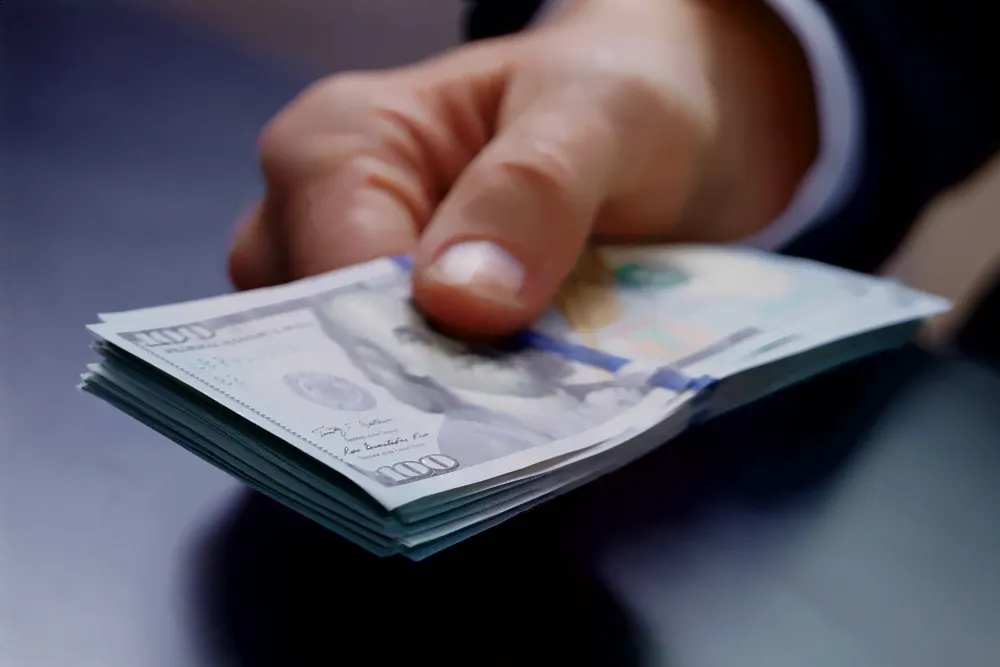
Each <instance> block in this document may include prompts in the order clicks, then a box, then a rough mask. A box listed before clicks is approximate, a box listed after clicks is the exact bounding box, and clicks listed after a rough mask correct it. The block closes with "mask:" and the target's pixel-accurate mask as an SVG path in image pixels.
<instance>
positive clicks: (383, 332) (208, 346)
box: [90, 260, 669, 509]
mask: <svg viewBox="0 0 1000 667" xmlns="http://www.w3.org/2000/svg"><path fill="white" fill-rule="evenodd" d="M211 309H212V311H213V312H212V313H211V314H210V313H209V312H207V311H206V310H205V304H194V305H193V306H192V307H191V308H190V309H187V308H185V307H184V306H183V305H181V306H171V307H169V308H168V309H165V310H164V311H163V312H162V313H158V312H157V311H156V310H155V309H152V310H150V309H146V310H144V311H142V312H140V313H137V314H135V315H127V314H125V315H122V314H119V315H118V316H116V317H112V318H110V319H109V321H107V322H104V323H102V324H96V325H92V326H91V327H90V328H91V330H92V331H93V332H95V333H96V334H98V335H99V336H100V337H101V338H102V339H103V340H104V341H106V342H107V344H110V345H112V346H114V347H116V348H118V349H120V350H122V351H123V352H125V353H127V354H129V355H132V356H134V357H135V358H137V359H139V360H142V361H143V362H145V363H146V364H148V366H149V367H150V368H152V369H156V371H158V372H160V373H165V374H167V375H169V376H171V377H173V378H174V379H176V380H179V381H181V382H183V383H185V384H187V385H189V386H190V387H192V388H194V389H196V390H197V391H199V392H201V393H202V394H204V395H206V396H208V397H209V398H211V399H212V400H214V401H215V402H217V403H218V404H220V405H223V406H225V407H226V408H228V409H229V410H231V411H232V412H233V413H234V414H236V415H239V416H240V417H242V418H244V419H247V420H249V421H251V422H253V423H254V424H256V425H258V426H259V427H261V428H263V429H265V430H266V431H268V432H270V433H272V434H273V435H276V436H278V437H280V438H283V439H285V440H287V441H288V442H289V443H290V444H292V445H293V446H295V447H297V448H299V449H300V450H302V451H303V452H305V453H307V454H309V455H310V456H312V457H314V458H316V459H318V460H320V461H322V462H323V463H324V464H326V465H328V466H330V467H331V468H333V469H334V470H336V471H337V472H339V473H341V474H343V475H344V476H345V477H347V478H348V479H350V480H351V481H353V482H354V483H355V484H357V485H358V486H359V487H361V488H362V489H364V490H365V491H366V492H367V493H369V494H370V495H371V496H372V497H373V498H374V499H375V500H377V501H378V502H379V503H381V504H382V505H383V506H384V507H386V508H387V509H394V508H397V507H400V506H402V505H406V504H407V503H411V502H413V501H415V500H418V499H421V498H424V497H427V496H432V495H436V494H440V493H444V492H448V491H452V490H454V489H456V488H462V487H468V486H471V485H474V484H476V483H480V482H483V481H484V480H491V479H495V478H499V477H502V476H503V475H504V474H507V473H510V472H513V471H518V470H524V469H528V468H530V467H532V466H535V465H537V464H539V463H541V462H543V461H547V460H550V459H553V458H556V457H560V456H565V455H567V454H570V453H572V452H574V451H577V450H580V449H584V448H587V447H591V446H594V445H596V444H598V443H600V442H602V441H604V440H606V439H608V438H610V437H614V436H615V435H617V434H619V433H621V432H623V431H624V430H625V429H626V428H627V427H628V425H629V424H630V423H632V422H634V421H635V420H636V419H637V416H636V415H637V414H645V413H646V412H648V411H649V410H655V409H658V408H659V407H660V406H663V405H665V404H666V401H665V399H664V394H665V393H669V392H668V390H667V389H664V388H661V387H656V386H651V385H650V384H648V383H646V382H644V381H643V380H644V378H641V377H640V378H632V377H630V375H629V374H628V372H627V369H625V370H624V371H623V372H611V371H608V370H606V369H602V368H595V367H593V366H589V365H587V364H584V363H580V362H577V361H574V360H572V359H568V358H566V357H564V356H560V355H559V354H557V353H554V352H551V351H546V350H539V349H534V348H530V347H524V346H522V347H520V348H517V349H515V348H509V349H497V348H490V349H486V348H474V347H473V346H471V345H469V344H465V343H461V342H459V341H455V340H452V339H449V338H447V337H445V336H442V335H441V334H439V333H437V332H436V331H434V330H433V329H432V328H430V327H429V326H428V325H427V324H426V323H425V322H424V321H423V320H422V319H421V318H420V317H419V316H418V315H417V314H416V313H415V311H414V310H413V308H412V307H411V306H410V304H409V277H408V273H407V272H406V271H405V269H403V268H401V267H400V266H399V265H398V264H396V263H394V262H392V261H390V260H381V261H376V262H372V263H370V264H366V265H364V266H361V267H355V268H353V269H351V270H347V271H341V272H337V273H334V274H330V275H328V276H326V277H325V278H324V279H323V280H313V281H307V282H303V283H299V284H294V285H290V286H287V288H286V289H282V290H271V291H269V292H266V293H260V294H253V293H251V294H249V295H242V294H237V295H233V296H231V297H230V298H229V299H228V300H226V301H214V302H212V304H211Z"/></svg>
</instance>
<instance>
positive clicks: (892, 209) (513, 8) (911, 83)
mask: <svg viewBox="0 0 1000 667" xmlns="http://www.w3.org/2000/svg"><path fill="white" fill-rule="evenodd" d="M802 1H803V2H818V3H819V4H821V5H822V6H823V7H824V8H825V9H826V11H827V13H828V14H829V16H830V18H831V19H832V21H833V23H834V25H835V26H836V27H837V29H838V31H839V33H840V36H841V38H842V39H843V41H844V42H845V44H846V46H847V50H848V52H849V54H850V57H851V59H852V60H853V64H854V67H855V69H856V70H857V72H858V75H859V77H860V85H861V90H860V96H861V99H862V104H863V122H864V146H863V149H864V159H863V165H862V174H861V177H860V179H859V183H858V185H857V187H856V189H855V191H854V192H853V194H852V196H850V197H849V198H848V199H847V201H846V202H845V203H844V205H843V206H842V207H841V208H840V210H837V211H834V212H833V213H832V214H831V215H830V216H829V218H828V219H826V220H821V221H818V223H817V224H815V225H813V226H812V227H811V231H809V232H808V233H806V234H804V235H803V236H801V237H799V238H798V239H797V240H795V241H793V242H792V243H791V244H790V245H789V246H787V247H786V248H785V252H787V253H789V254H793V255H798V256H803V257H809V258H812V259H818V260H820V261H824V262H828V263H831V264H838V265H841V266H845V267H848V268H853V269H857V270H861V271H874V270H876V269H877V268H878V267H879V265H880V264H882V263H883V262H884V261H885V260H886V259H887V258H888V257H889V256H890V255H891V254H892V252H893V251H894V250H895V248H896V247H897V246H898V245H899V243H900V242H901V241H902V239H903V237H904V236H905V235H906V234H907V232H908V231H909V229H910V228H911V227H912V225H913V222H914V220H915V219H916V218H917V216H918V215H919V213H920V211H921V209H922V208H923V207H924V206H925V205H926V204H927V203H928V202H929V201H930V200H931V199H932V198H933V197H934V196H936V195H937V194H939V193H940V192H941V191H942V190H945V189H947V188H949V187H951V186H953V185H955V184H957V183H959V182H960V181H962V180H963V179H965V178H966V177H967V176H969V175H970V174H971V173H972V172H974V171H975V170H976V169H978V168H979V167H980V166H981V165H982V164H983V163H984V162H985V161H986V160H987V159H988V158H989V157H990V156H991V155H992V154H993V153H994V152H995V151H996V150H997V149H998V148H1000V85H998V84H997V82H1000V48H998V46H997V45H998V43H1000V18H998V17H1000V10H998V8H997V7H998V5H997V3H996V2H995V1H993V0H946V1H942V0H802ZM470 5H471V11H470V12H469V14H468V22H467V26H466V27H467V34H468V37H469V38H470V39H477V38H482V37H491V36H495V35H500V34H505V33H509V32H514V31H517V30H520V29H521V28H523V27H524V26H525V25H526V24H527V23H528V22H529V21H530V20H531V17H532V16H533V15H534V13H535V12H537V10H538V7H539V6H540V5H541V2H540V0H472V1H471V2H470Z"/></svg>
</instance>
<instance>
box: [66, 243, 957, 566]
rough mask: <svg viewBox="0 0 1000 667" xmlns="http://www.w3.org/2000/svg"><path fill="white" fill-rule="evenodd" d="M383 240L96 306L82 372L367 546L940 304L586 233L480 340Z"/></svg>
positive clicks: (416, 530) (810, 368) (501, 500)
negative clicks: (283, 274)
mask: <svg viewBox="0 0 1000 667" xmlns="http://www.w3.org/2000/svg"><path fill="white" fill-rule="evenodd" d="M409 284H410V283H409V273H408V262H407V260H406V258H389V259H384V260H378V261H375V262H370V263H368V264H365V265H362V266H357V267H353V268H350V269H344V270H340V271H336V272H333V273H330V274H326V275H323V276H317V277H313V278H309V279H305V280H301V281H298V282H296V283H292V284H289V285H283V286H278V287H271V288H266V289H262V290H256V291H252V292H245V293H240V294H232V295H224V296H218V297H211V298H208V299H202V300H198V301H193V302H188V303H183V304H174V305H168V306H161V307H153V308H144V309H141V310H136V311H130V312H125V313H107V314H102V315H100V319H101V320H102V322H101V323H100V324H95V325H92V326H91V327H90V328H91V330H92V331H93V332H94V333H95V334H96V335H97V336H98V338H99V339H100V340H99V342H98V343H97V344H96V346H95V349H96V350H97V351H98V353H99V354H100V357H101V361H100V363H99V364H94V365H92V366H91V367H90V370H89V372H88V373H87V374H86V375H85V376H84V382H83V385H82V387H83V388H84V389H85V390H86V391H88V392H90V393H92V394H95V395H96V396H98V397H100V398H102V399H103V400H105V401H107V402H108V403H111V404H112V405H114V406H116V407H117V408H119V409H120V410H122V411H123V412H126V413H127V414H130V415H132V416H133V417H135V418H137V419H140V420H141V421H143V422H144V423H146V424H147V425H149V426H150V427H152V428H154V429H156V430H157V431H159V432H160V433H163V434H164V435H166V436H167V437H169V438H170V439H172V440H173V441H174V442H176V443H177V444H178V445H180V446H182V447H184V448H186V449H188V450H189V451H190V452H192V453H193V454H195V455H197V456H199V457H201V458H202V459H204V460H206V461H208V462H210V463H211V464H212V465H215V466H217V467H219V468H220V469H222V470H225V471H226V472H227V473H229V474H230V475H232V476H234V477H236V478H237V479H240V480H243V481H244V482H246V483H247V484H249V485H251V486H252V487H253V488H256V489H258V490H259V491H261V492H263V493H266V494H267V495H269V496H271V497H272V498H275V499H276V500H278V501H279V502H282V503H284V504H286V505H288V506H289V507H291V508H293V509H295V510H296V511H298V512H300V513H302V514H303V515H305V516H307V517H310V518H312V519H313V520H315V521H317V522H318V523H320V524H321V525H324V526H326V527H328V528H330V529H331V530H334V531H336V532H338V533H339V534H341V535H342V536H344V537H345V538H347V539H350V540H352V541H354V542H355V543H356V544H358V545H360V546H362V547H363V548H365V549H368V550H369V551H371V552H373V553H376V554H379V555H391V554H395V553H403V554H406V555H407V556H409V557H411V558H421V557H424V556H426V555H429V554H431V553H434V552H436V551H438V550H440V549H442V548H446V547H448V546H450V545H451V544H454V543H456V542H458V541H461V540H462V539H465V538H466V537H468V536H470V535H472V534H475V533H476V532H479V531H482V530H485V529H486V528H488V527H489V526H492V525H495V524H496V523H498V522H500V521H504V520H506V519H508V518H510V517H512V516H514V515H516V514H518V513H519V512H522V511H524V510H526V509H528V508H530V507H532V506H534V505H537V504H538V503H541V502H544V501H546V500H547V499H549V498H551V497H553V496H554V495H557V494H559V493H564V492H566V491H568V490H570V489H572V488H575V487H577V486H579V485H580V484H584V483H586V482H587V481H589V480H592V479H594V478H595V477H597V476H600V475H602V474H605V473H607V472H608V471H610V470H613V469H615V468H617V467H620V466H622V465H625V464H627V463H629V462H631V461H634V460H635V459H636V458H639V457H641V456H642V455H643V454H644V453H646V452H648V451H649V450H650V449H652V448H654V447H656V446H658V445H660V444H662V443H663V442H665V441H667V440H669V439H670V438H672V437H673V436H674V435H676V434H677V433H679V432H681V431H683V430H684V429H685V428H686V427H688V426H689V425H690V424H692V423H695V422H697V421H700V420H703V419H706V418H711V417H712V416H714V415H718V414H720V413H722V412H725V411H727V410H729V409H732V408H733V407H736V406H738V405H742V404H744V403H747V402H749V401H753V400H756V399H757V398H759V397H761V396H764V395H766V394H768V393H770V392H773V391H776V390H778V389H780V388H782V387H784V386H787V385H789V384H791V383H794V382H797V381H799V380H801V379H804V378H806V377H809V376H810V375H814V374H816V373H819V372H822V371H824V370H826V369H828V368H831V367H833V366H836V365H838V364H841V363H844V362H847V361H850V360H852V359H854V358H857V357H859V356H862V355H865V354H870V353H872V352H874V351H876V350H879V349H884V348H887V347H892V346H895V345H898V344H900V343H902V342H904V341H905V340H907V339H908V338H909V337H910V336H911V335H912V333H913V331H914V330H915V328H916V327H917V326H919V324H920V322H922V321H923V319H924V318H926V317H928V316H930V315H933V314H935V313H937V312H941V311H942V310H945V309H946V308H947V307H948V303H947V302H946V301H945V300H943V299H940V298H938V297H935V296H932V295H927V294H924V293H921V292H917V291H914V290H910V289H909V288H906V287H905V286H903V285H899V284H897V283H895V282H892V281H888V280H885V279H880V278H875V277H871V276H864V275H859V274H856V273H853V272H849V271H844V270H841V269H836V268H833V267H828V266H824V265H821V264H817V263H814V262H808V261H805V260H797V259H792V258H788V257H779V256H774V255H769V254H766V253H760V252H756V251H751V250H744V249H738V248H721V247H701V246H674V247H640V248H621V247H614V248H594V249H591V250H589V251H588V252H587V254H585V256H584V258H583V260H582V261H581V263H580V266H579V267H578V268H577V270H576V271H575V272H574V274H573V275H572V276H571V277H570V279H569V280H568V281H567V282H566V284H565V286H564V288H563V289H562V291H561V292H560V293H559V295H558V296H557V298H556V299H555V300H554V303H553V307H552V309H551V311H550V312H549V313H547V314H546V315H545V316H544V317H543V318H542V319H541V321H539V322H538V323H537V325H536V326H535V327H533V328H532V329H531V330H529V331H525V332H523V333H522V334H520V335H518V336H515V337H513V338H512V339H511V340H510V341H506V342H504V343H503V344H497V345H492V346H481V345H473V344H469V343H465V342H461V341H457V340H454V339H451V338H448V337H446V336H443V335H441V334H440V333H438V332H436V331H435V330H433V329H432V328H431V327H429V326H428V325H427V324H426V322H424V320H423V319H422V318H421V317H420V316H419V315H418V314H417V312H416V311H415V309H414V308H413V307H412V306H411V304H410V291H409Z"/></svg>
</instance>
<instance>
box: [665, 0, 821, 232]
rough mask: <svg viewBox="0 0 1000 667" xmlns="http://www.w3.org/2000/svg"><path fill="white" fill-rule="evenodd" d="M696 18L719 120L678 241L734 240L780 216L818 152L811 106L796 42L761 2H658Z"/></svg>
mask: <svg viewBox="0 0 1000 667" xmlns="http://www.w3.org/2000/svg"><path fill="white" fill-rule="evenodd" d="M659 1H661V2H674V3H675V4H677V5H679V6H684V10H685V11H689V12H693V13H694V14H695V19H694V21H693V24H694V25H696V26H697V28H696V29H697V30H698V32H699V36H698V39H699V41H700V43H701V44H702V49H701V53H702V54H703V56H702V57H703V63H702V67H703V72H704V76H705V77H706V79H707V80H708V81H709V87H710V90H711V91H712V105H713V108H714V112H715V113H714V115H715V117H716V118H717V121H718V122H717V124H716V126H715V132H714V135H713V137H712V140H711V146H710V147H709V149H708V155H707V158H706V161H705V168H704V172H703V176H702V179H701V182H700V184H699V187H698V188H697V190H696V192H695V193H694V195H693V196H692V198H691V200H690V202H689V205H688V207H687V208H686V210H685V211H684V214H683V215H682V219H681V220H680V221H679V223H678V224H679V227H680V229H678V233H679V234H680V235H682V236H683V237H684V238H690V239H693V240H704V241H733V240H736V239H739V238H744V237H746V236H749V235H751V234H753V233H755V232H757V231H759V230H761V229H763V228H764V227H765V226H767V225H768V224H769V223H770V222H772V221H773V220H774V219H775V218H776V217H778V216H779V215H780V214H781V213H782V211H783V210H784V209H785V207H786V206H787V205H788V203H789V201H790V200H791V198H792V197H793V195H794V193H795V191H796V188H797V187H798V185H799V183H800V182H801V180H802V178H803V176H804V175H805V173H806V171H807V170H808V169H809V166H810V165H811V164H812V162H813V160H814V159H815V157H816V154H817V151H818V128H817V112H816V103H815V100H814V99H813V84H812V77H811V73H810V69H809V65H808V63H807V61H806V57H805V55H804V53H803V52H802V50H801V48H800V46H799V43H798V41H797V40H796V38H795V36H794V35H793V34H792V33H791V31H790V30H789V29H788V28H787V27H786V25H785V24H784V22H783V21H782V20H781V18H780V17H778V16H777V15H775V14H774V13H772V12H771V10H770V8H769V7H768V6H767V5H766V3H765V2H763V0H740V1H737V2H734V1H733V0H659Z"/></svg>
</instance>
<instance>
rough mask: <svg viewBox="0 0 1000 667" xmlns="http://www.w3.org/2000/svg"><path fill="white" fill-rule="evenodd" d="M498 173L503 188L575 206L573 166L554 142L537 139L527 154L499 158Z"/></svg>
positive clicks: (556, 204) (555, 203)
mask: <svg viewBox="0 0 1000 667" xmlns="http://www.w3.org/2000/svg"><path fill="white" fill-rule="evenodd" d="M497 173H498V174H499V177H500V185H501V187H503V188H504V189H510V190H514V191H521V192H526V193H534V194H535V196H537V197H540V198H542V199H543V200H544V201H547V202H550V203H551V205H553V206H555V207H558V208H560V209H565V208H569V207H575V204H576V202H575V199H576V197H575V192H576V190H577V188H576V183H575V180H576V178H575V170H574V168H573V165H572V162H571V161H570V160H569V158H568V157H567V155H566V152H565V151H564V150H563V149H561V148H560V147H558V146H556V145H553V144H543V143H540V142H536V143H535V144H534V145H533V146H532V149H531V151H530V155H528V156H525V157H516V158H508V159H504V160H500V161H499V162H498V163H497Z"/></svg>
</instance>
